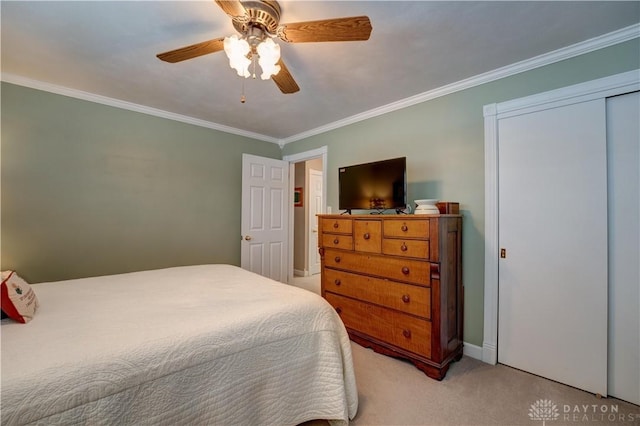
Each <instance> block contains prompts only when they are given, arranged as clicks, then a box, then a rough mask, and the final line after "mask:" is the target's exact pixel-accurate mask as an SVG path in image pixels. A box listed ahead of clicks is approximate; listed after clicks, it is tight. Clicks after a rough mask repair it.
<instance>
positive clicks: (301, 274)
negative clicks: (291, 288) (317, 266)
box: [293, 269, 309, 277]
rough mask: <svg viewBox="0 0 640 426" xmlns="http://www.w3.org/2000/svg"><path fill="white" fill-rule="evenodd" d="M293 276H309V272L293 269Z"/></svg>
mask: <svg viewBox="0 0 640 426" xmlns="http://www.w3.org/2000/svg"><path fill="white" fill-rule="evenodd" d="M293 276H294V277H307V276H309V274H308V273H307V271H305V270H300V269H294V270H293Z"/></svg>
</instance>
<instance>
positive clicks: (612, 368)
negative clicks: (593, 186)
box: [607, 92, 640, 405]
mask: <svg viewBox="0 0 640 426" xmlns="http://www.w3.org/2000/svg"><path fill="white" fill-rule="evenodd" d="M639 145H640V92H635V93H629V94H626V95H622V96H615V97H613V98H609V99H607V151H608V153H607V158H608V163H609V168H608V169H609V394H610V395H613V396H615V397H616V398H620V399H623V400H625V401H629V402H632V403H634V404H638V405H640V314H639V312H640V269H639V268H638V259H640V226H639V224H638V221H639V220H640V219H638V218H640V172H639V170H640V146H639Z"/></svg>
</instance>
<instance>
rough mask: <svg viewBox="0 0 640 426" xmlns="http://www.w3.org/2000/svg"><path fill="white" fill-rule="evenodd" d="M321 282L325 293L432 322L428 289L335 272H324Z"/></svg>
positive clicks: (331, 270) (333, 270)
mask: <svg viewBox="0 0 640 426" xmlns="http://www.w3.org/2000/svg"><path fill="white" fill-rule="evenodd" d="M322 279H323V283H322V284H323V289H324V290H325V291H330V292H332V293H336V294H340V295H343V296H348V297H351V298H354V299H359V300H364V301H367V302H371V303H375V304H377V305H383V306H386V307H389V308H393V309H396V310H398V311H402V312H406V313H409V314H412V315H416V316H419V317H422V318H425V319H429V318H431V289H430V288H427V287H422V286H417V285H411V284H402V283H396V282H394V281H389V280H384V279H380V278H372V277H367V276H364V275H358V274H350V273H348V272H344V271H338V270H335V269H326V270H325V274H324V276H323V277H322Z"/></svg>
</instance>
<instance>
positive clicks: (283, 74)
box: [271, 58, 300, 94]
mask: <svg viewBox="0 0 640 426" xmlns="http://www.w3.org/2000/svg"><path fill="white" fill-rule="evenodd" d="M278 65H280V72H279V73H278V74H276V75H274V76H272V77H271V79H272V80H273V81H274V82H275V83H276V85H277V86H278V88H279V89H280V91H281V92H282V93H285V94H289V93H295V92H297V91H299V90H300V87H299V86H298V83H296V81H295V80H294V79H293V76H292V75H291V73H290V72H289V69H288V68H287V66H286V65H285V64H284V62H282V58H280V60H279V61H278Z"/></svg>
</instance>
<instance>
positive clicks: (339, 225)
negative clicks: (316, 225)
mask: <svg viewBox="0 0 640 426" xmlns="http://www.w3.org/2000/svg"><path fill="white" fill-rule="evenodd" d="M320 220H321V222H322V223H321V225H320V226H321V229H322V232H323V233H324V232H328V233H335V234H352V233H353V221H352V220H351V219H337V218H321V219H320Z"/></svg>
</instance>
